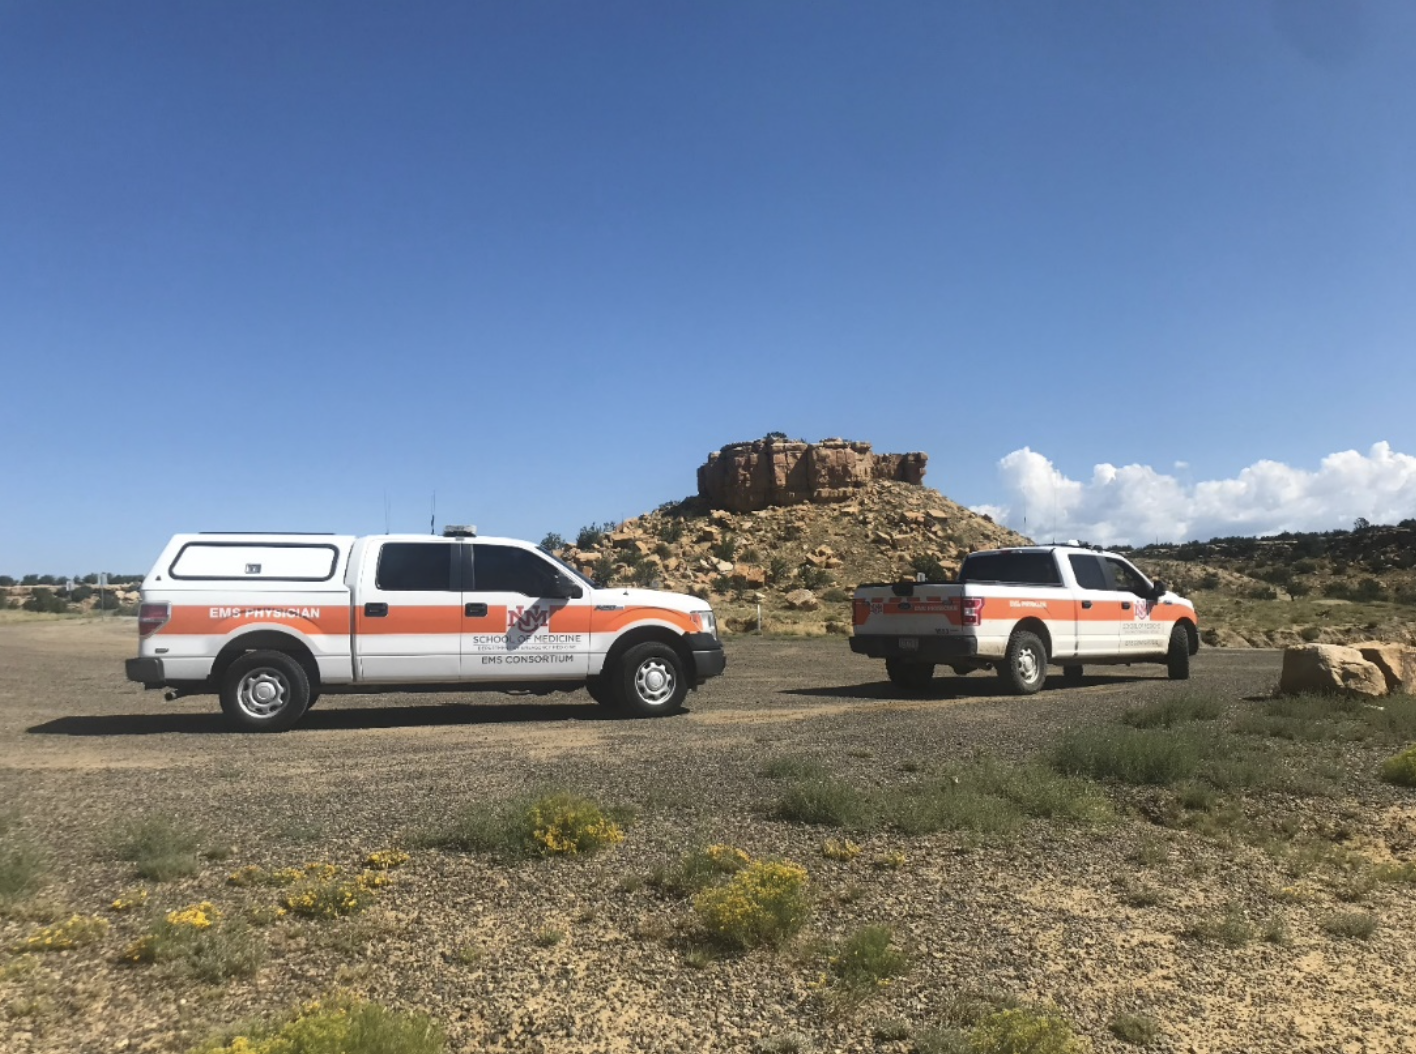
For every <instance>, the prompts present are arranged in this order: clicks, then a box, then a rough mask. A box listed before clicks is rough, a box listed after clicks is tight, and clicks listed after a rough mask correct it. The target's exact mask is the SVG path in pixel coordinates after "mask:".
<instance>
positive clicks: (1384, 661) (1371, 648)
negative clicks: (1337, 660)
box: [1353, 640, 1416, 694]
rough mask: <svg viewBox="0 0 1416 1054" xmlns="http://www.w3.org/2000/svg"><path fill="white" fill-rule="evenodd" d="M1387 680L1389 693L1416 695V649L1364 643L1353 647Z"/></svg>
mask: <svg viewBox="0 0 1416 1054" xmlns="http://www.w3.org/2000/svg"><path fill="white" fill-rule="evenodd" d="M1353 647H1355V648H1356V649H1357V650H1358V651H1360V652H1361V653H1362V658H1364V659H1366V660H1367V661H1368V662H1370V663H1371V664H1372V665H1373V666H1375V667H1376V668H1377V669H1379V670H1381V671H1382V676H1383V677H1384V678H1386V684H1387V691H1388V692H1402V693H1406V694H1416V648H1413V647H1411V645H1409V644H1388V643H1385V642H1383V641H1375V640H1372V641H1363V642H1362V643H1360V644H1356V645H1353Z"/></svg>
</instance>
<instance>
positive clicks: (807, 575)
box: [797, 564, 836, 592]
mask: <svg viewBox="0 0 1416 1054" xmlns="http://www.w3.org/2000/svg"><path fill="white" fill-rule="evenodd" d="M797 581H798V582H800V583H801V588H802V589H810V590H811V591H813V592H815V591H816V590H818V589H826V588H827V587H829V586H831V585H834V584H835V581H836V580H835V579H834V578H832V577H831V572H830V571H827V570H826V569H825V568H822V567H813V566H812V565H811V564H802V565H801V567H799V568H798V569H797Z"/></svg>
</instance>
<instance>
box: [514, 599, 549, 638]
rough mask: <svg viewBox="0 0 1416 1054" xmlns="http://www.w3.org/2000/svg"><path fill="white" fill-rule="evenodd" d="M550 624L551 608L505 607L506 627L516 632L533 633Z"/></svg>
mask: <svg viewBox="0 0 1416 1054" xmlns="http://www.w3.org/2000/svg"><path fill="white" fill-rule="evenodd" d="M550 624H551V609H550V608H538V607H530V608H528V607H526V606H525V605H524V604H523V605H522V606H520V607H514V608H507V609H506V628H507V629H509V630H512V629H514V630H516V631H517V632H518V633H535V632H536V631H537V630H538V629H544V628H545V627H547V626H549V625H550Z"/></svg>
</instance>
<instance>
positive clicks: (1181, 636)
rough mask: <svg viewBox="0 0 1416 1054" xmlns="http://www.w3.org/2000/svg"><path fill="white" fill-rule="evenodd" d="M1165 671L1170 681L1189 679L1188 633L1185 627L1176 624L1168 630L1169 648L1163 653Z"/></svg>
mask: <svg viewBox="0 0 1416 1054" xmlns="http://www.w3.org/2000/svg"><path fill="white" fill-rule="evenodd" d="M1165 672H1166V673H1167V674H1169V676H1170V679H1171V680H1172V681H1188V680H1189V679H1190V635H1189V634H1188V633H1186V632H1185V627H1184V626H1181V625H1178V624H1177V625H1176V627H1175V628H1174V629H1173V630H1171V631H1170V649H1169V650H1168V651H1167V652H1166V653H1165Z"/></svg>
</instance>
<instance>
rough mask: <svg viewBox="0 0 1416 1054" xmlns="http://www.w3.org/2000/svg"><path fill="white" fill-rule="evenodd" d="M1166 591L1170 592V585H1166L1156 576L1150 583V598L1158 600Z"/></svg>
mask: <svg viewBox="0 0 1416 1054" xmlns="http://www.w3.org/2000/svg"><path fill="white" fill-rule="evenodd" d="M1168 592H1170V587H1169V586H1167V585H1166V584H1165V583H1164V582H1162V581H1161V580H1160V579H1159V578H1157V579H1156V580H1155V581H1154V582H1152V583H1151V599H1152V600H1159V599H1160V598H1161V597H1163V596H1165V594H1166V593H1168Z"/></svg>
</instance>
